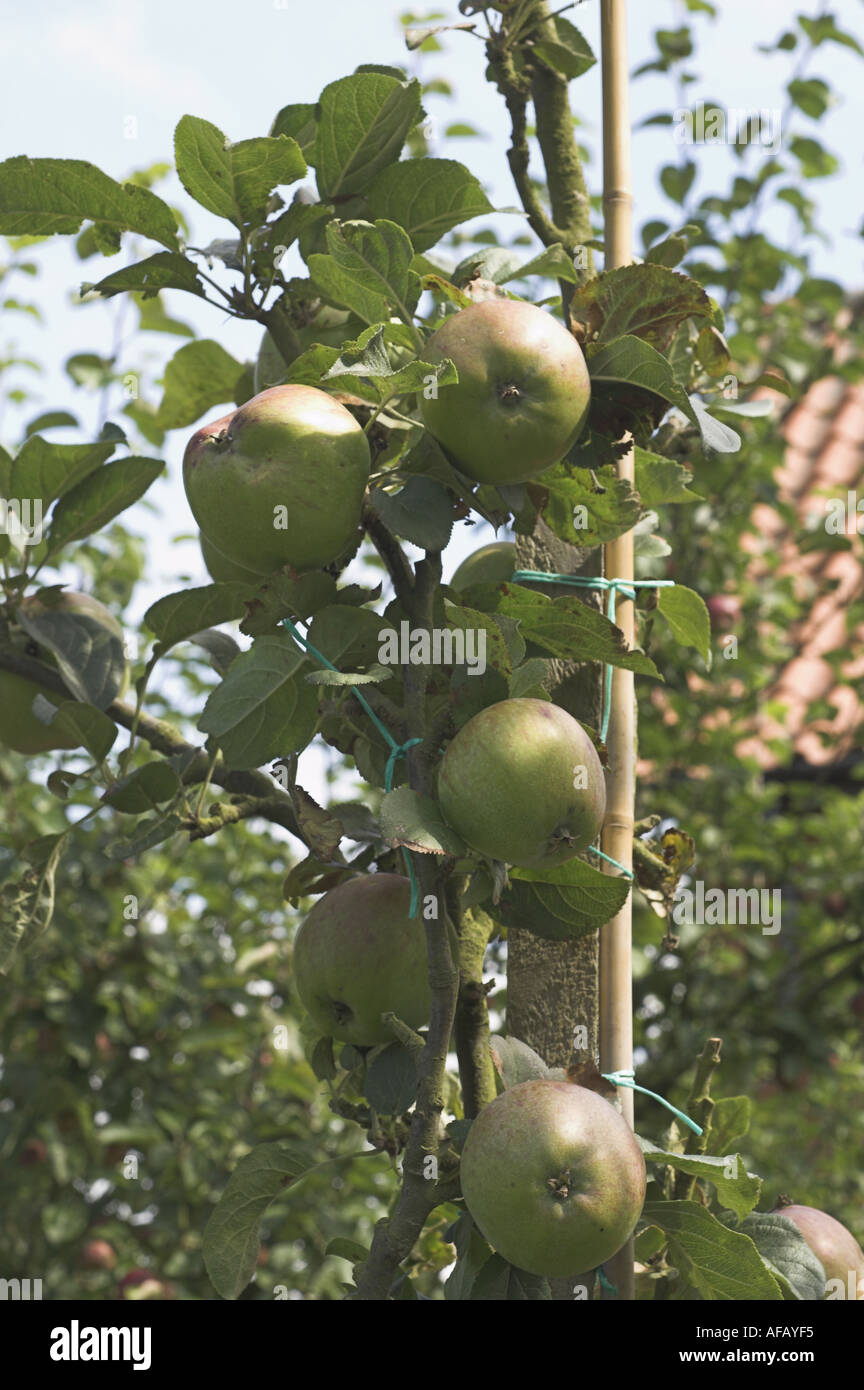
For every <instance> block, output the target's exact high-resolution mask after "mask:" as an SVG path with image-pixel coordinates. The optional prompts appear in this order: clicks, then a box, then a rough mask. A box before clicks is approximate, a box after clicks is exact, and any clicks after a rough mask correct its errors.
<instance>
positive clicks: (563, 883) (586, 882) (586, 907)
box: [494, 859, 630, 941]
mask: <svg viewBox="0 0 864 1390" xmlns="http://www.w3.org/2000/svg"><path fill="white" fill-rule="evenodd" d="M629 892H630V881H629V880H628V879H626V878H623V877H616V876H615V875H613V874H604V873H601V872H600V870H599V869H594V868H592V867H591V865H590V864H586V863H585V862H584V860H582V859H571V860H569V861H568V862H567V863H566V864H562V865H560V866H559V867H558V868H556V869H543V870H536V871H532V870H528V869H511V870H510V887H509V889H508V890H507V891H506V892H505V893H504V894H503V895H502V897H501V900H500V902H499V904H498V906H497V907H496V908H495V909H494V916H495V919H496V921H499V922H501V923H502V925H503V926H506V927H507V928H508V929H514V928H521V929H523V930H524V931H528V932H530V933H531V935H532V936H539V937H542V938H543V939H544V940H545V941H576V940H578V939H579V937H582V936H586V935H587V934H588V933H589V932H592V931H596V930H597V928H598V927H602V926H604V925H605V923H606V922H609V921H611V919H612V918H613V917H614V916H615V914H616V913H617V912H618V911H620V909H621V908H622V907H623V905H624V903H625V902H626V901H627V895H628V893H629Z"/></svg>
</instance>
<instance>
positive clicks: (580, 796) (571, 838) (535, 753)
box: [438, 698, 606, 869]
mask: <svg viewBox="0 0 864 1390" xmlns="http://www.w3.org/2000/svg"><path fill="white" fill-rule="evenodd" d="M438 800H439V803H440V806H441V811H442V813H443V815H444V819H445V820H446V821H447V823H448V825H450V826H452V828H453V829H454V830H455V831H456V832H457V834H459V835H461V836H462V838H463V840H465V841H466V842H467V844H468V845H470V846H471V848H472V849H473V850H475V851H477V853H479V854H482V855H485V856H486V857H487V858H488V859H500V860H502V861H503V862H504V863H505V864H514V865H516V866H518V867H520V868H525V869H536V868H540V867H541V866H545V867H549V866H551V865H554V864H563V863H564V862H565V860H567V859H572V858H573V856H574V855H575V854H578V853H579V851H580V850H583V849H585V848H586V846H588V845H590V844H591V842H592V840H594V839H596V837H597V834H598V833H599V830H600V827H601V825H602V824H603V817H604V815H605V813H606V782H605V778H604V776H603V768H602V766H601V764H600V759H599V758H598V756H597V751H596V749H595V747H594V744H593V743H592V742H591V739H590V738H589V737H588V735H587V734H586V732H585V730H584V729H583V728H582V725H581V724H580V723H579V722H578V720H576V719H574V718H573V716H572V715H571V714H568V713H567V711H566V710H563V709H561V708H560V706H559V705H553V704H551V703H550V702H549V701H548V700H535V699H527V698H526V699H514V700H501V701H500V702H499V703H498V704H495V705H487V707H486V708H485V709H482V710H480V711H479V713H478V714H475V715H474V717H473V718H472V719H469V720H468V723H467V724H465V725H464V726H463V728H461V729H460V730H459V732H458V733H457V735H456V737H455V738H454V739H453V741H452V742H451V743H450V745H449V746H448V748H447V751H446V753H445V754H444V758H443V759H442V762H441V766H440V768H439V771H438Z"/></svg>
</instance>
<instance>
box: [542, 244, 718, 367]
mask: <svg viewBox="0 0 864 1390" xmlns="http://www.w3.org/2000/svg"><path fill="white" fill-rule="evenodd" d="M570 314H571V317H572V318H573V319H575V320H576V321H578V322H582V323H584V324H585V327H586V330H587V332H588V333H589V335H590V337H591V338H593V339H596V342H598V343H601V344H602V343H612V342H614V341H615V340H617V339H620V338H622V337H624V336H630V337H634V338H641V339H643V340H644V341H645V342H646V343H650V344H651V346H652V347H654V348H657V350H658V351H659V352H663V351H665V349H666V348H668V346H669V344H670V343H671V342H672V339H673V337H674V335H675V331H676V329H677V328H678V326H679V324H681V323H683V322H684V321H685V320H686V319H688V318H709V317H710V315H711V301H710V300H709V298H708V295H707V294H706V293H705V291H704V290H703V289H702V286H701V285H698V284H697V283H696V281H695V280H691V279H690V277H689V276H688V275H682V274H681V272H680V271H677V270H670V269H669V268H668V267H667V266H664V265H648V264H646V265H626V266H621V267H619V268H618V269H617V270H607V271H604V272H603V273H602V274H601V275H597V276H595V278H594V279H593V280H589V281H587V283H586V284H584V285H581V286H580V287H579V288H578V289H577V290H576V291H575V292H574V294H573V298H572V301H571V304H570ZM591 366H592V364H591V362H590V361H589V367H591ZM592 373H593V368H592Z"/></svg>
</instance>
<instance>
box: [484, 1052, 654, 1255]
mask: <svg viewBox="0 0 864 1390" xmlns="http://www.w3.org/2000/svg"><path fill="white" fill-rule="evenodd" d="M460 1175H461V1181H462V1195H463V1196H464V1198H465V1201H466V1203H467V1206H468V1210H469V1211H470V1213H471V1215H472V1217H473V1218H474V1221H475V1222H476V1224H477V1226H478V1227H479V1228H480V1231H481V1232H482V1234H483V1235H484V1236H485V1238H486V1239H487V1240H488V1242H489V1244H490V1245H491V1246H492V1247H493V1249H495V1250H497V1251H498V1253H499V1255H502V1256H503V1258H504V1259H505V1260H509V1262H510V1263H511V1264H513V1265H516V1266H517V1268H519V1269H525V1270H527V1271H528V1272H529V1273H530V1274H540V1275H544V1276H545V1277H546V1278H555V1277H569V1276H572V1275H576V1274H583V1273H586V1272H588V1271H589V1270H593V1269H596V1268H597V1267H598V1265H602V1264H604V1263H605V1262H606V1260H608V1259H610V1258H611V1256H612V1255H614V1254H615V1253H616V1251H618V1250H620V1249H621V1246H622V1245H623V1244H624V1242H625V1241H626V1240H627V1238H628V1237H629V1235H630V1234H631V1232H632V1230H633V1228H634V1226H635V1225H636V1222H637V1220H638V1217H639V1213H640V1212H641V1210H642V1205H643V1202H644V1200H645V1160H644V1159H643V1157H642V1152H641V1150H640V1148H639V1145H638V1144H637V1142H636V1140H635V1138H634V1136H633V1133H632V1131H631V1129H630V1127H629V1125H628V1124H627V1122H626V1120H624V1119H623V1118H622V1116H621V1115H620V1114H619V1113H618V1111H617V1110H615V1109H614V1107H613V1106H611V1105H610V1104H609V1102H608V1101H607V1100H604V1099H603V1097H602V1096H600V1095H597V1093H596V1092H595V1091H587V1090H585V1089H584V1088H583V1087H582V1086H573V1085H571V1084H570V1083H569V1082H568V1081H546V1080H543V1081H522V1082H520V1083H519V1084H518V1085H516V1086H511V1087H509V1088H508V1089H507V1090H506V1091H502V1092H501V1094H500V1095H499V1096H497V1097H496V1098H495V1100H493V1101H491V1102H490V1103H489V1105H487V1106H485V1107H484V1108H483V1109H482V1110H481V1111H480V1114H479V1115H478V1116H477V1118H476V1120H475V1121H474V1123H473V1124H472V1126H471V1128H470V1130H469V1131H468V1138H467V1140H466V1142H465V1148H464V1150H463V1152H462V1162H461V1167H460Z"/></svg>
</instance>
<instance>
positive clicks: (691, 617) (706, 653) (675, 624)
mask: <svg viewBox="0 0 864 1390" xmlns="http://www.w3.org/2000/svg"><path fill="white" fill-rule="evenodd" d="M657 608H658V611H659V612H660V613H662V614H663V617H664V618H665V619H666V621H667V623H668V624H669V627H670V628H671V630H672V635H673V637H674V638H675V640H676V642H680V643H681V645H682V646H683V647H695V648H696V651H697V652H698V653H699V655H700V656H701V657H702V659H703V661H706V662H707V661H709V660H710V657H711V617H710V614H709V612H708V609H707V607H706V605H705V600H704V599H703V598H702V596H701V595H700V594H697V593H695V592H694V590H693V589H685V588H684V586H683V585H682V584H676V585H675V587H674V588H672V589H665V588H664V589H658V591H657Z"/></svg>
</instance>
